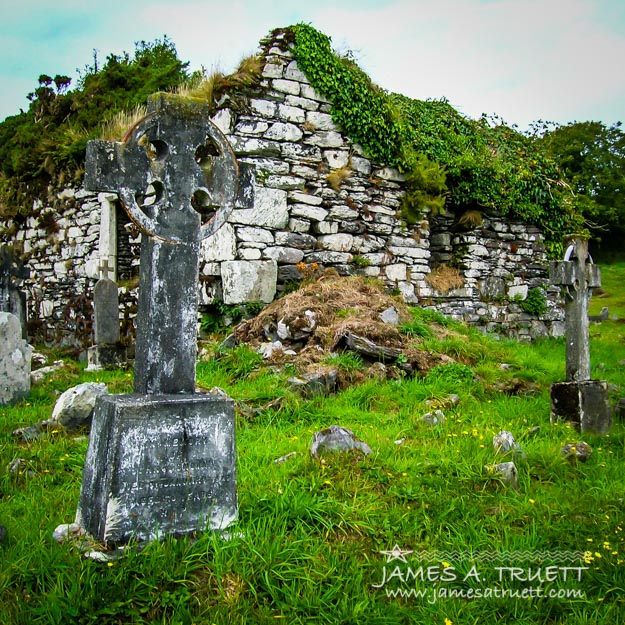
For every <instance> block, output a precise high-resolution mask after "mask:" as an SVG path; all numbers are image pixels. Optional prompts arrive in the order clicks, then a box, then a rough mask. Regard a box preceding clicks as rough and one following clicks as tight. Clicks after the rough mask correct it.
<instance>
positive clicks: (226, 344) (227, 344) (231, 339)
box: [217, 334, 237, 352]
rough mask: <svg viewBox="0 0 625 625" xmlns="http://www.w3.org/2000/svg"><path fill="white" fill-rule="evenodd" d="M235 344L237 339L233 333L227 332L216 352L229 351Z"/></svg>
mask: <svg viewBox="0 0 625 625" xmlns="http://www.w3.org/2000/svg"><path fill="white" fill-rule="evenodd" d="M236 346H237V339H236V337H235V336H234V334H229V335H228V336H227V337H226V338H225V339H224V340H223V341H222V342H221V345H220V346H219V347H218V349H217V351H218V352H229V351H230V350H233V349H234V348H235V347H236Z"/></svg>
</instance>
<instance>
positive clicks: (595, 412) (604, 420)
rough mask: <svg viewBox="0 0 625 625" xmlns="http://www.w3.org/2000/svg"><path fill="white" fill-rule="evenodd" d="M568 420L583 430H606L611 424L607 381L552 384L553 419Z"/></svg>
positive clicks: (602, 432)
mask: <svg viewBox="0 0 625 625" xmlns="http://www.w3.org/2000/svg"><path fill="white" fill-rule="evenodd" d="M556 421H566V422H567V423H571V424H572V425H574V426H575V427H576V428H577V429H578V430H580V431H581V432H592V433H595V434H607V433H608V432H609V431H610V429H611V427H612V415H611V411H610V401H609V399H608V383H607V382H604V381H602V380H583V381H581V382H558V383H557V384H552V385H551V422H552V423H555V422H556Z"/></svg>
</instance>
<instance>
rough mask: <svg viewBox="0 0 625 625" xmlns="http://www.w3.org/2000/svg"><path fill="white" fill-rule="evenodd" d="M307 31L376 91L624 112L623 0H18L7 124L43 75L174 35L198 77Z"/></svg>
mask: <svg viewBox="0 0 625 625" xmlns="http://www.w3.org/2000/svg"><path fill="white" fill-rule="evenodd" d="M297 22H306V23H311V24H312V25H313V26H314V27H316V28H318V29H319V30H321V31H322V32H324V33H325V34H327V35H329V36H330V37H332V43H333V46H334V47H335V48H338V49H339V50H342V51H343V52H345V51H347V50H348V49H350V50H352V51H354V53H355V56H356V59H357V61H358V63H359V65H361V67H362V68H363V69H364V70H365V71H366V72H367V73H368V74H369V75H370V76H371V78H372V80H373V81H374V82H376V83H377V84H378V85H380V86H381V87H383V88H385V89H387V90H389V91H396V92H399V93H403V94H405V95H407V96H409V97H413V98H418V99H428V98H432V99H439V98H443V97H445V98H447V99H448V100H449V101H450V102H451V104H452V105H454V106H455V107H457V108H458V109H459V110H460V111H462V112H463V113H465V114H467V115H469V116H471V117H478V116H479V115H480V114H481V113H483V112H484V113H489V114H490V113H497V114H499V115H501V116H502V117H503V118H504V119H506V121H508V122H509V123H517V124H519V125H520V126H522V127H523V126H525V125H527V124H528V123H529V122H530V121H532V120H535V119H538V118H543V119H551V120H554V121H559V122H562V123H565V122H567V121H573V120H574V119H578V120H585V119H591V118H592V119H597V118H598V119H600V120H602V121H605V122H606V123H608V122H611V121H616V120H617V118H618V116H621V115H622V103H623V101H624V96H625V78H624V77H623V74H622V72H621V71H620V70H619V68H618V65H619V64H620V63H621V60H622V59H623V58H625V3H623V2H622V0H437V1H436V2H432V1H431V0H342V2H340V3H337V2H336V1H335V0H315V1H313V2H309V3H303V2H302V3H299V2H294V1H293V0H289V1H287V0H266V1H265V2H263V3H259V2H256V1H255V0H230V1H227V2H223V1H221V0H220V2H216V1H212V2H211V1H207V0H178V1H177V2H175V3H174V2H171V1H170V0H151V1H150V0H107V2H106V3H104V4H101V3H87V2H84V0H57V1H56V2H55V3H50V2H49V0H22V2H20V3H16V4H15V5H12V6H11V8H10V9H8V8H6V5H5V7H4V8H0V58H2V64H1V66H0V80H2V83H3V85H5V86H6V87H5V89H3V91H2V92H1V93H0V118H1V117H2V116H3V115H6V114H11V113H16V112H18V108H19V106H24V105H25V104H24V103H26V100H25V95H26V93H28V91H32V90H33V89H34V88H35V87H36V86H37V83H36V81H37V77H38V76H39V74H42V73H48V74H52V75H54V74H57V73H59V74H67V75H70V76H75V74H76V69H77V68H82V67H84V66H85V65H87V64H89V63H90V62H91V60H92V54H93V50H94V49H95V50H97V51H98V55H99V57H100V60H101V61H103V60H104V57H105V56H106V55H108V54H109V53H116V54H120V53H122V52H123V51H127V52H130V53H132V51H133V50H134V43H135V41H138V40H144V41H153V40H154V39H155V38H160V37H162V36H163V35H168V36H169V38H170V39H171V41H172V42H173V43H174V44H175V45H176V48H177V50H178V54H179V56H180V58H181V59H183V60H189V61H190V62H191V67H192V69H199V68H200V67H202V66H204V67H205V68H206V69H207V70H208V71H210V70H212V69H214V68H216V67H218V68H219V69H221V70H222V71H232V70H234V69H235V67H236V65H237V64H238V62H239V61H240V60H241V59H242V58H243V57H245V56H247V55H249V54H252V53H255V52H256V51H257V50H258V43H259V40H260V39H261V38H263V37H265V36H266V35H267V34H268V33H269V32H270V31H271V30H272V29H273V28H278V27H284V26H288V25H291V24H294V23H297Z"/></svg>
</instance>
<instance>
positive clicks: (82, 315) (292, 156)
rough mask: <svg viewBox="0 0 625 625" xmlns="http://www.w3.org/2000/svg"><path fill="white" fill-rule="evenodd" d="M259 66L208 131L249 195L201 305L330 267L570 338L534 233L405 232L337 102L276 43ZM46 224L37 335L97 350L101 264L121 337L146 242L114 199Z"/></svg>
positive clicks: (525, 332) (443, 219)
mask: <svg viewBox="0 0 625 625" xmlns="http://www.w3.org/2000/svg"><path fill="white" fill-rule="evenodd" d="M261 54H262V56H263V62H264V69H263V72H262V80H261V83H260V85H259V86H258V87H255V88H251V89H250V90H248V91H247V92H246V101H245V105H244V106H240V105H237V106H234V105H233V106H229V104H228V102H229V101H228V100H227V99H226V100H225V101H224V103H223V104H222V108H220V109H219V110H218V111H217V113H216V114H215V115H214V116H213V118H212V121H213V122H214V123H215V125H216V126H217V127H218V128H219V129H220V130H221V131H222V132H223V134H224V135H225V137H226V138H227V140H228V142H229V144H230V145H231V147H232V150H233V152H234V154H235V155H236V157H237V160H238V162H239V164H240V170H241V171H240V179H241V182H240V193H239V198H238V201H237V204H236V206H235V208H234V210H233V211H232V213H231V214H230V215H229V217H228V219H227V221H226V222H225V223H224V224H223V226H222V227H221V228H219V229H218V230H217V231H216V232H215V233H214V234H213V235H212V236H211V237H209V238H207V239H205V240H203V241H202V242H201V243H200V246H201V255H200V266H199V275H200V284H199V298H200V300H199V301H200V305H209V304H211V303H213V302H215V301H217V300H220V301H223V302H224V303H225V304H239V303H243V302H251V301H255V302H270V301H271V300H273V299H274V298H275V297H276V296H279V295H280V294H281V293H283V292H284V291H285V289H288V288H290V287H291V285H293V284H294V283H297V281H299V280H301V279H302V277H303V276H304V275H306V274H307V272H311V271H313V270H314V269H318V270H320V271H323V270H325V269H328V268H333V269H335V270H336V271H338V272H339V273H340V274H342V275H348V274H359V275H366V276H371V277H376V278H380V279H381V280H383V281H384V282H385V283H386V284H387V285H388V287H389V288H391V289H395V290H397V291H398V292H399V293H401V294H402V295H403V297H404V299H405V300H406V301H407V302H409V303H413V304H419V305H421V306H427V307H432V308H436V309H438V310H440V311H442V312H443V313H445V314H449V315H452V316H453V317H456V318H458V319H462V320H465V321H467V322H469V323H473V324H476V325H479V326H480V327H483V328H484V329H485V330H488V331H495V332H499V331H500V332H502V333H504V334H507V335H512V336H517V337H521V338H526V337H535V336H541V335H560V334H562V332H563V329H564V324H563V312H562V310H561V308H560V307H559V306H558V304H557V303H558V302H559V290H558V288H557V287H555V286H551V285H550V283H549V280H548V262H547V258H546V254H545V249H544V246H543V243H542V236H541V233H540V231H539V229H537V228H535V227H529V226H527V225H524V224H521V223H517V222H510V221H509V220H508V219H506V218H502V217H500V216H498V215H496V214H494V213H487V214H484V215H483V219H482V220H481V221H480V223H479V224H477V225H474V226H469V227H467V226H463V227H461V226H460V225H459V223H458V222H459V220H458V218H457V217H456V216H455V215H450V214H444V215H439V216H431V215H424V217H423V221H422V222H421V223H419V224H418V225H416V226H410V227H409V226H406V224H405V223H404V222H403V221H402V220H401V219H400V217H399V212H400V206H401V201H402V197H403V194H404V179H403V177H402V175H401V174H400V173H399V172H398V171H396V170H394V169H393V168H390V167H387V166H386V165H385V164H384V163H376V162H373V161H371V160H370V159H368V158H367V156H366V155H365V154H364V153H363V150H362V149H361V148H360V146H359V145H357V144H354V143H352V142H351V141H350V140H349V139H348V138H347V137H346V136H345V135H344V134H343V133H342V132H341V129H340V128H338V127H337V126H336V125H335V123H334V122H333V120H332V115H331V106H332V105H331V103H330V102H329V101H328V100H327V99H325V98H324V97H323V96H322V95H320V94H318V93H317V92H315V90H314V89H313V88H312V87H311V85H310V84H309V82H308V80H307V79H306V77H305V75H304V74H303V73H302V72H301V71H300V69H299V68H298V66H297V63H296V62H295V60H294V59H293V56H292V54H291V51H290V49H289V44H288V43H287V42H286V41H285V40H284V39H283V38H282V37H281V35H280V34H274V35H272V37H271V38H270V39H268V40H265V41H263V42H261ZM203 199H205V198H202V197H199V198H198V200H199V201H200V204H201V203H202V201H203ZM38 211H39V212H40V213H41V214H42V215H46V218H45V219H39V220H37V219H35V218H30V219H29V220H28V222H27V224H26V228H25V229H21V230H19V231H18V232H17V233H14V234H13V235H12V236H11V240H12V241H14V242H15V243H16V245H17V246H19V247H21V249H22V251H23V252H24V253H25V254H26V255H27V256H28V258H29V261H28V265H29V268H30V271H31V276H30V278H29V279H28V280H26V281H25V284H26V286H27V287H28V302H29V308H30V318H31V320H32V328H33V330H39V332H40V334H42V335H43V336H44V337H45V338H47V339H48V340H49V341H57V342H58V341H61V342H63V341H64V342H74V343H76V344H81V341H82V344H84V343H85V341H86V344H87V345H89V344H91V340H92V339H91V337H92V333H91V327H90V325H89V324H90V323H91V318H92V309H91V299H92V296H93V287H94V285H95V282H96V281H97V279H98V278H99V275H98V269H97V268H98V266H99V265H100V264H101V262H102V261H103V260H104V259H106V260H107V261H108V263H109V266H110V267H111V268H112V269H111V273H110V275H109V277H110V278H111V279H112V280H117V281H118V282H119V284H120V302H121V312H120V316H121V321H122V327H123V325H124V320H125V323H126V325H128V324H129V323H130V324H132V319H133V317H134V315H135V312H136V311H135V308H134V306H135V303H134V302H135V300H134V298H133V297H129V294H133V293H134V291H132V288H133V286H136V283H135V284H133V283H132V279H133V278H136V273H137V266H138V258H137V257H138V244H139V239H138V237H137V232H136V231H133V226H134V224H132V223H130V221H129V220H128V218H127V217H126V216H125V214H124V212H123V210H121V208H120V203H119V199H118V195H117V194H116V193H111V192H104V193H100V194H94V193H89V192H87V191H85V190H84V189H78V190H72V189H68V190H66V191H63V192H59V193H58V194H57V196H56V197H55V198H54V202H52V203H49V202H44V201H43V200H42V203H41V204H40V205H39V206H38ZM0 225H1V224H0ZM9 230H10V228H9ZM5 236H6V235H5ZM440 267H453V268H456V269H455V271H456V273H457V283H456V284H453V285H452V286H451V288H450V287H449V285H448V286H442V285H441V284H440V283H437V282H436V280H433V279H432V277H433V276H435V275H436V273H435V272H436V270H437V268H440ZM433 272H434V273H433ZM120 274H123V275H120ZM532 289H542V290H544V293H545V295H546V299H547V303H548V308H547V310H546V312H543V313H542V314H541V315H540V316H537V315H535V314H532V313H528V312H526V311H524V310H523V307H522V306H521V303H522V301H523V300H524V299H525V298H526V296H527V294H528V293H529V292H530V291H531V290H532ZM81 333H82V334H81ZM123 333H124V332H123V331H122V334H123Z"/></svg>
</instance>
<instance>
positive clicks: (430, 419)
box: [421, 410, 445, 425]
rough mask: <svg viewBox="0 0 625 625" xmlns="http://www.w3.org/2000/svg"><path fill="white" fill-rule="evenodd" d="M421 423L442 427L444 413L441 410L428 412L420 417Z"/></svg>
mask: <svg viewBox="0 0 625 625" xmlns="http://www.w3.org/2000/svg"><path fill="white" fill-rule="evenodd" d="M421 421H423V422H424V423H427V424H428V425H442V424H443V423H445V413H444V412H443V411H442V410H435V411H434V412H428V413H426V414H424V415H423V416H422V417H421Z"/></svg>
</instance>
